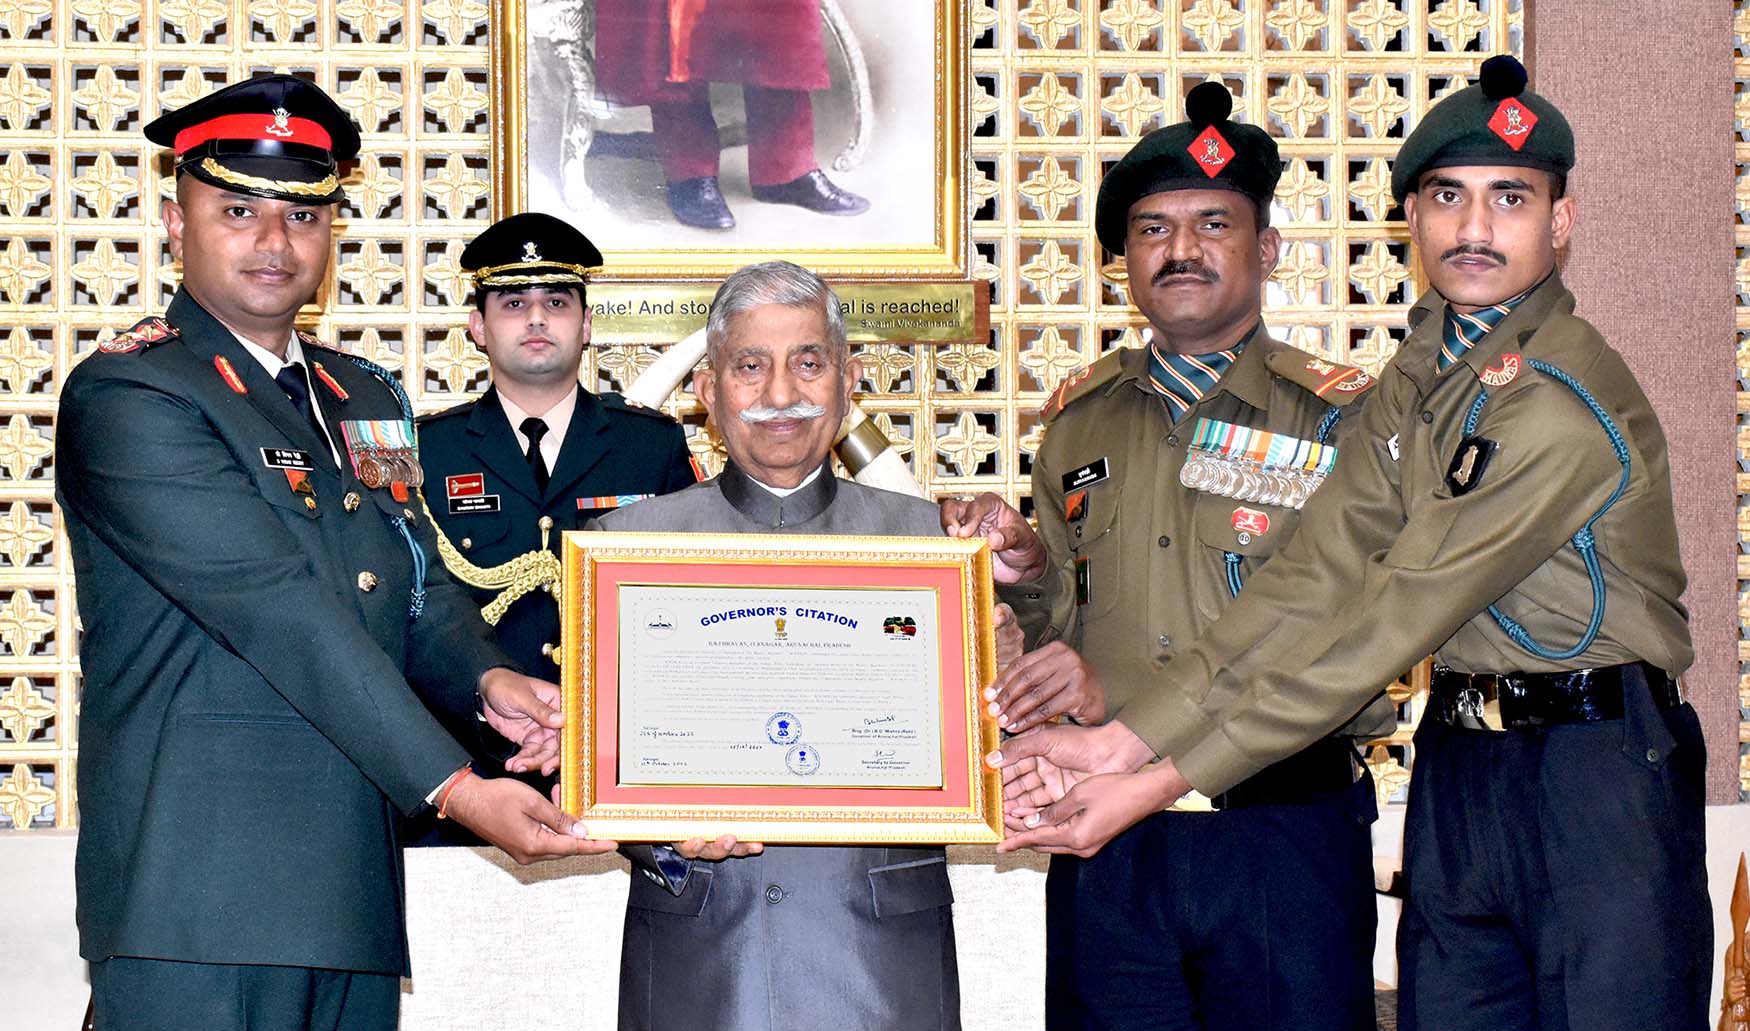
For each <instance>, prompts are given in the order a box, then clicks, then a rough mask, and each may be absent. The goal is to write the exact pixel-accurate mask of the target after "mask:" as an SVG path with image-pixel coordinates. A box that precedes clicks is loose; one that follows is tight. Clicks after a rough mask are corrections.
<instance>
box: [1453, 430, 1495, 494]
mask: <svg viewBox="0 0 1750 1031" xmlns="http://www.w3.org/2000/svg"><path fill="white" fill-rule="evenodd" d="M1497 446H1498V445H1497V444H1496V443H1495V442H1494V441H1492V440H1490V439H1489V438H1487V437H1474V436H1473V437H1466V438H1464V439H1463V440H1461V441H1459V442H1458V452H1457V453H1456V454H1454V455H1453V456H1452V464H1451V465H1449V466H1447V467H1446V486H1447V487H1448V488H1450V489H1451V490H1452V496H1453V497H1455V498H1458V497H1463V496H1464V495H1466V494H1469V493H1470V492H1471V491H1473V490H1475V489H1476V486H1477V484H1479V483H1481V482H1483V472H1484V471H1485V470H1487V469H1488V467H1489V459H1491V458H1493V457H1494V456H1495V449H1496V447H1497Z"/></svg>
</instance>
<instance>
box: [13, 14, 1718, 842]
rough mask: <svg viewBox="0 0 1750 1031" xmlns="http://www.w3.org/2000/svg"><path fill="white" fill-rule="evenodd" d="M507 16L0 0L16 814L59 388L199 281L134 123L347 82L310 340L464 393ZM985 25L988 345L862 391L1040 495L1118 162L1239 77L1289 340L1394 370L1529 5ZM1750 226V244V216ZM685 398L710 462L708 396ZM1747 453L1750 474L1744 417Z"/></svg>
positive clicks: (1122, 318) (900, 372)
mask: <svg viewBox="0 0 1750 1031" xmlns="http://www.w3.org/2000/svg"><path fill="white" fill-rule="evenodd" d="M580 2H582V0H580ZM845 6H846V7H847V8H852V9H854V7H855V5H854V4H851V5H845ZM1742 7H1743V4H1742V3H1741V4H1740V8H1741V9H1742ZM852 14H853V16H854V10H853V11H852ZM488 17H489V10H488V5H487V4H486V3H484V2H480V0H430V2H426V3H417V2H410V0H228V2H227V0H0V827H51V826H70V825H72V824H73V823H74V822H75V817H74V813H75V808H76V799H75V798H74V796H73V771H74V766H75V764H76V762H77V756H78V744H77V729H76V728H77V722H78V703H77V699H78V687H79V671H78V661H77V643H78V633H79V631H78V622H77V614H76V613H75V611H74V605H73V585H72V569H71V563H70V561H69V558H68V555H67V550H66V541H65V538H64V536H63V535H62V533H61V532H60V529H59V527H58V521H57V518H56V513H55V511H54V506H53V484H54V471H55V470H54V457H53V454H52V438H53V422H54V415H55V399H56V394H57V390H58V387H59V384H60V382H61V378H62V377H63V376H64V375H65V374H66V372H67V370H68V369H69V368H70V367H71V366H72V365H73V364H74V363H76V362H77V361H79V360H80V358H81V357H82V356H83V355H85V354H86V353H88V352H89V351H90V350H91V349H92V348H93V347H95V346H96V345H97V344H98V343H99V342H101V341H103V340H105V339H107V338H108V337H109V336H110V335H112V334H113V333H114V332H116V331H117V330H119V329H124V328H126V327H127V326H129V325H131V324H132V323H133V322H134V321H135V320H136V319H138V318H140V317H142V316H144V315H146V314H149V313H154V312H158V311H161V310H162V308H163V306H164V304H165V303H166V302H167V301H168V299H169V296H170V293H171V291H172V289H173V288H174V283H175V281H176V275H175V270H174V269H173V268H172V267H171V265H170V263H169V261H168V257H167V255H166V252H165V243H164V232H163V228H162V226H161V224H160V222H159V218H158V205H159V201H160V199H161V198H162V197H163V196H164V195H165V192H166V191H167V190H168V189H169V186H170V180H169V178H168V176H167V175H166V173H167V171H168V169H167V167H166V165H165V163H164V161H163V156H162V154H161V153H160V152H159V151H158V150H157V148H154V147H152V146H151V145H149V144H147V143H146V142H145V140H144V139H143V138H142V137H141V136H140V134H139V130H140V128H141V126H143V125H144V124H145V123H146V122H148V121H150V120H151V119H152V118H154V117H156V116H157V115H158V114H159V113H160V112H161V111H162V110H164V109H166V108H173V107H176V106H179V105H181V104H184V103H187V102H188V101H190V100H192V99H194V98H195V97H198V96H200V95H202V94H204V93H206V92H208V91H210V90H212V89H213V88H215V87H216V86H218V85H220V84H221V83H223V82H226V81H228V80H231V79H235V78H237V77H239V76H244V75H248V74H250V73H252V72H257V71H269V70H272V71H289V72H293V73H296V74H301V75H307V76H309V77H311V78H313V79H314V80H315V81H317V82H318V83H320V84H321V85H322V86H323V87H325V88H326V89H328V90H329V91H331V92H332V93H333V94H334V95H335V96H336V97H337V98H338V99H339V101H340V102H341V103H342V104H343V105H344V106H345V107H346V108H347V110H349V111H350V112H351V113H352V114H353V116H354V117H355V118H356V119H357V120H358V122H359V124H360V126H361V128H362V129H363V132H364V139H365V147H364V158H363V160H362V161H361V162H360V163H359V165H358V167H357V169H356V170H355V171H354V172H353V173H352V175H351V176H350V177H349V179H348V180H347V185H348V201H347V203H346V205H345V206H344V208H343V210H342V212H341V214H342V219H341V222H340V225H339V233H338V235H339V244H338V248H337V255H336V259H335V261H334V263H333V267H332V269H331V271H330V274H329V277H328V280H327V282H326V283H325V285H324V287H323V289H322V292H321V296H320V297H319V299H318V304H317V305H316V306H315V307H314V308H312V310H311V311H310V312H309V319H308V321H309V323H310V327H311V328H312V329H314V330H315V331H316V332H318V333H319V334H321V335H323V336H324V337H325V338H327V339H330V340H332V341H334V342H336V343H337V344H339V345H340V346H342V347H345V348H349V349H352V350H354V351H356V352H358V353H360V354H363V355H365V356H367V357H369V358H371V359H372V360H373V361H376V362H378V363H379V364H382V365H385V366H387V367H388V368H390V369H391V370H393V371H395V372H397V373H398V374H400V375H401V376H402V378H403V381H404V382H405V383H406V384H407V385H408V388H409V391H410V393H411V394H412V395H413V397H414V399H415V403H416V404H417V405H418V406H419V407H420V408H421V409H423V410H432V409H437V408H442V407H446V406H448V405H451V404H455V403H457V402H460V401H463V400H465V399H467V398H468V397H469V396H470V395H471V394H472V393H474V392H476V391H478V390H479V389H481V387H482V386H483V384H484V381H485V371H486V366H485V361H484V359H483V357H482V356H481V355H480V354H479V353H478V352H477V351H475V349H474V348H473V346H472V345H471V344H470V343H469V342H468V339H467V337H466V335H465V333H464V331H463V326H464V323H465V319H466V311H467V308H466V304H467V300H468V283H467V281H466V279H465V278H464V277H463V276H462V275H461V274H460V272H459V270H458V268H457V259H458V256H459V254H460V252H461V248H462V246H463V245H464V244H465V243H466V242H467V241H468V240H469V239H470V238H471V237H472V236H473V235H474V234H475V233H476V232H478V231H479V230H480V229H481V228H482V227H483V226H484V225H485V224H486V222H487V221H488V220H489V219H490V217H491V207H492V205H491V197H490V190H491V187H490V183H491V181H492V176H491V174H490V172H491V170H490V168H489V167H488V146H489V133H488V132H487V124H488V118H489V117H490V112H489V111H488V92H489V90H488V78H487V75H488V72H487V69H488V53H487V36H488V26H487V20H488ZM971 18H972V22H973V29H972V35H973V53H972V72H973V80H974V81H973V96H972V104H971V111H972V116H971V119H970V121H971V122H972V125H973V129H972V131H973V140H972V161H973V165H974V168H975V170H976V171H975V175H974V180H973V188H972V193H973V197H972V201H971V207H972V211H971V214H970V217H971V219H972V234H973V241H974V246H975V250H976V255H975V258H974V261H975V267H974V274H975V275H977V276H978V277H979V278H982V279H985V280H988V281H989V282H990V283H991V286H992V291H993V306H992V316H991V335H990V339H989V340H988V341H985V342H982V343H979V344H974V345H964V344H963V345H955V346H950V347H941V348H928V347H914V346H909V345H905V344H900V343H893V344H878V345H870V346H868V347H865V348H864V349H863V350H862V352H861V354H862V358H863V360H864V363H865V365H866V367H867V373H866V379H865V382H864V383H863V384H862V389H863V390H864V391H865V392H866V396H865V399H864V404H865V406H866V407H867V408H868V409H869V410H870V411H871V412H872V413H874V414H875V415H876V420H877V422H878V423H879V424H880V425H881V427H882V429H883V430H885V431H886V432H887V433H888V435H889V436H890V437H891V438H893V439H894V441H895V443H896V445H897V446H898V448H899V449H900V451H901V453H902V454H903V455H904V456H905V457H906V458H907V460H908V461H909V462H910V463H911V465H912V468H913V470H914V471H915V472H916V473H917V475H918V476H919V478H920V480H922V482H923V483H924V484H925V485H926V486H927V487H928V488H929V489H930V490H931V491H934V492H936V493H938V494H947V493H958V492H964V491H973V490H982V489H992V490H998V491H1001V492H1004V493H1005V494H1007V495H1008V496H1010V497H1011V498H1014V499H1016V500H1017V501H1020V502H1022V503H1023V504H1025V502H1026V493H1027V479H1028V475H1029V465H1030V461H1031V458H1032V455H1033V454H1034V452H1035V450H1036V449H1037V447H1038V443H1039V435H1040V427H1039V421H1038V418H1037V415H1036V413H1037V410H1038V408H1039V405H1040V404H1041V403H1042V402H1043V400H1044V398H1045V396H1046V394H1047V393H1048V392H1049V391H1050V390H1052V389H1053V388H1054V387H1056V386H1057V385H1058V384H1059V383H1060V382H1061V381H1062V380H1063V378H1064V377H1065V376H1067V375H1068V374H1069V373H1070V372H1072V371H1073V370H1074V369H1076V368H1078V367H1080V366H1082V365H1084V364H1087V363H1088V362H1091V361H1092V360H1094V359H1095V358H1097V357H1098V356H1099V355H1100V354H1101V353H1102V352H1103V351H1105V350H1107V349H1109V348H1112V347H1117V346H1133V345H1135V344H1137V343H1139V342H1140V339H1141V338H1140V336H1139V331H1140V328H1141V326H1142V320H1141V318H1140V317H1139V316H1138V315H1137V314H1136V313H1135V312H1134V311H1133V310H1132V309H1130V308H1129V307H1128V305H1127V302H1126V298H1125V283H1124V276H1123V266H1122V264H1121V263H1116V262H1114V261H1113V260H1112V258H1111V256H1110V255H1108V254H1106V253H1104V252H1103V251H1102V250H1101V248H1100V246H1099V244H1098V242H1097V241H1096V240H1095V239H1094V233H1093V227H1092V216H1093V202H1094V196H1095V193H1096V191H1097V190H1098V187H1099V181H1100V176H1101V175H1102V173H1103V172H1104V170H1105V169H1107V168H1109V167H1110V166H1111V164H1112V163H1113V162H1115V161H1116V160H1117V159H1118V158H1119V157H1120V156H1122V155H1123V153H1124V152H1125V150H1127V149H1128V148H1129V147H1130V146H1131V144H1132V143H1133V142H1134V141H1135V140H1136V139H1137V138H1138V137H1139V136H1141V135H1142V134H1144V133H1146V132H1148V131H1149V130H1151V129H1153V128H1156V127H1158V126H1161V125H1164V124H1167V123H1169V122H1172V121H1176V120H1178V119H1180V118H1182V117H1183V110H1182V102H1181V98H1182V97H1183V96H1184V93H1185V92H1186V91H1187V90H1188V89H1189V88H1190V87H1191V86H1192V85H1195V84H1196V83H1197V82H1200V81H1203V80H1205V79H1209V78H1216V79H1219V80H1220V81H1222V82H1224V83H1226V84H1227V85H1228V87H1229V88H1230V89H1232V90H1233V91H1234V93H1235V95H1236V97H1237V105H1236V117H1242V118H1244V119H1246V120H1248V121H1251V122H1253V123H1255V124H1260V125H1264V126H1266V127H1267V128H1268V130H1269V131H1270V132H1271V133H1272V134H1274V135H1275V136H1277V137H1278V138H1279V140H1280V141H1281V144H1282V149H1283V156H1284V158H1285V160H1286V161H1287V162H1288V169H1287V173H1286V175H1285V176H1284V178H1283V181H1282V185H1281V188H1280V190H1279V194H1278V197H1277V200H1278V205H1279V206H1278V211H1277V221H1278V224H1279V225H1280V226H1281V227H1282V229H1283V234H1284V236H1285V238H1286V240H1287V241H1288V246H1287V248H1286V249H1285V253H1284V257H1283V261H1282V264H1281V267H1280V268H1279V269H1278V270H1277V273H1276V275H1275V277H1274V280H1273V282H1272V284H1271V287H1270V296H1269V304H1268V308H1267V311H1266V315H1267V318H1268V319H1269V322H1270V324H1271V325H1272V326H1273V327H1274V328H1275V329H1276V331H1277V332H1278V333H1280V334H1283V335H1285V336H1286V337H1287V338H1288V339H1289V340H1290V341H1292V342H1293V343H1295V344H1297V345H1298V346H1300V347H1302V348H1304V349H1306V350H1308V351H1310V352H1312V353H1315V354H1319V355H1322V356H1325V357H1328V358H1331V359H1335V360H1338V361H1345V362H1351V363H1355V364H1359V365H1362V366H1364V367H1366V368H1368V369H1369V370H1372V371H1375V372H1377V371H1378V370H1379V368H1380V367H1381V366H1382V365H1383V364H1384V363H1385V362H1386V360H1387V359H1389V358H1390V357H1391V355H1392V354H1393V353H1394V351H1395V349H1396V347H1397V344H1398V341H1399V340H1400V339H1401V338H1402V336H1403V333H1404V328H1403V323H1404V312H1405V310H1406V308H1407V306H1408V304H1409V302H1410V301H1411V300H1413V299H1414V297H1415V295H1416V293H1417V292H1418V291H1419V289H1420V288H1421V284H1420V282H1419V279H1418V276H1417V270H1416V269H1415V268H1414V267H1413V263H1412V261H1411V259H1410V256H1409V251H1408V242H1407V238H1406V233H1405V230H1404V227H1403V225H1402V223H1401V221H1399V220H1398V217H1397V216H1398V213H1397V212H1396V211H1395V210H1393V207H1392V203H1391V198H1390V191H1389V186H1388V183H1389V165H1390V161H1391V158H1392V156H1393V154H1395V152H1396V150H1397V147H1398V144H1399V142H1400V141H1401V140H1402V139H1403V137H1404V135H1405V134H1406V133H1407V131H1408V130H1409V129H1410V128H1411V127H1412V126H1413V125H1414V124H1415V122H1416V120H1417V119H1418V118H1419V117H1420V116H1421V114H1422V113H1423V112H1424V111H1426V110H1427V108H1428V107H1429V105H1430V104H1431V103H1432V102H1434V101H1435V100H1437V99H1438V98H1439V97H1440V96H1442V95H1443V94H1445V93H1446V92H1447V91H1449V90H1452V89H1454V88H1458V87H1462V86H1463V85H1464V84H1465V82H1466V80H1467V77H1468V76H1474V75H1475V74H1476V71H1477V67H1478V65H1479V64H1480V63H1481V61H1482V59H1483V58H1484V57H1485V56H1486V55H1488V54H1491V53H1497V52H1501V51H1504V50H1506V51H1512V52H1515V53H1519V52H1521V51H1522V44H1523V40H1522V20H1523V10H1522V7H1521V4H1520V3H1519V2H1518V0H1273V2H1272V0H1166V2H1165V3H1162V2H1144V0H1001V2H996V3H974V4H973V5H972V10H971ZM1742 23H1743V18H1742V16H1741V18H1740V24H1741V25H1742ZM1741 31H1742V29H1741ZM1738 53H1739V56H1740V60H1741V61H1743V59H1744V57H1745V49H1744V44H1743V43H1742V42H1740V43H1739V50H1738ZM1744 69H1745V65H1744V64H1742V63H1741V64H1740V77H1741V82H1740V87H1739V89H1740V95H1741V97H1742V96H1743V93H1744V89H1745V87H1744V86H1743V84H1742V78H1744V77H1750V72H1746V71H1745V70H1744ZM1740 109H1741V110H1743V111H1746V112H1750V107H1746V106H1744V102H1741V108H1740ZM1746 120H1750V114H1747V115H1746V118H1745V119H1741V125H1742V123H1743V122H1744V121H1746ZM1740 132H1741V136H1740V139H1750V137H1747V136H1744V135H1742V132H1743V130H1742V128H1741V129H1740ZM1745 146H1746V145H1741V147H1740V155H1741V157H1740V168H1741V169H1742V168H1744V167H1745V164H1746V162H1750V151H1746V149H1745ZM1740 195H1741V197H1743V198H1744V205H1745V207H1746V208H1750V188H1745V189H1741V191H1740ZM1740 220H1741V222H1742V220H1743V216H1742V215H1741V216H1740ZM584 228H585V229H586V230H587V227H584ZM1739 240H1740V245H1739V251H1740V256H1741V257H1742V256H1743V255H1745V254H1747V253H1750V229H1745V228H1740V237H1739ZM1746 270H1750V260H1746V261H1745V262H1744V263H1742V264H1741V265H1740V284H1741V291H1746V292H1750V288H1747V287H1746V286H1745V285H1744V284H1745V282H1746V280H1747V279H1750V271H1746ZM1740 296H1741V298H1742V297H1744V296H1745V293H1742V292H1741V295H1740ZM1741 310H1743V311H1745V313H1744V314H1741V316H1740V323H1739V324H1740V326H1741V327H1742V328H1741V329H1740V332H1739V341H1740V344H1739V367H1740V376H1741V377H1743V378H1744V382H1746V383H1750V357H1746V355H1747V354H1750V310H1745V309H1741ZM655 353H656V352H655V351H654V350H652V349H650V348H647V347H643V346H621V345H614V344H613V343H612V342H599V346H596V347H593V348H591V349H590V350H589V351H588V352H587V353H586V355H585V363H586V370H585V380H586V382H588V383H594V384H596V385H599V386H600V387H603V388H613V387H618V386H622V385H624V384H626V383H628V382H629V381H630V380H631V379H633V378H635V377H636V375H637V373H638V372H639V371H640V370H642V369H643V368H644V367H645V366H647V365H648V364H649V362H650V361H651V360H652V359H653V358H654V356H655ZM1747 389H1750V388H1747ZM1741 408H1750V402H1746V403H1745V404H1744V405H1742V406H1741ZM672 410H673V411H674V412H675V414H676V415H678V416H680V417H681V418H683V419H685V420H686V421H687V422H688V424H689V427H690V428H691V430H692V432H693V434H694V436H693V440H694V447H695V450H696V451H697V452H698V453H699V454H700V456H701V458H702V459H704V461H705V464H706V466H707V467H708V468H710V469H715V468H716V465H717V462H718V459H717V457H716V455H715V452H714V451H713V442H712V440H711V439H710V437H709V435H708V434H706V433H705V432H704V431H703V428H702V421H703V420H702V415H701V414H700V412H699V411H698V409H697V407H696V405H695V404H694V402H693V399H692V398H691V396H690V395H681V396H678V397H677V398H676V399H675V400H674V402H673V405H672ZM1741 440H1743V441H1745V443H1744V444H1743V445H1742V446H1741V457H1742V458H1743V460H1744V462H1745V463H1746V464H1745V468H1747V469H1750V427H1747V428H1746V429H1745V430H1744V431H1743V434H1742V435H1741ZM1747 475H1750V474H1747ZM1746 519H1750V516H1747V517H1746ZM1744 525H1745V526H1746V527H1747V528H1750V522H1747V523H1745V524H1744ZM1745 604H1746V608H1747V614H1750V601H1746V603H1745ZM1745 683H1746V690H1747V691H1750V677H1747V678H1746V681H1745ZM1409 708H1410V707H1409V705H1408V704H1406V705H1405V717H1406V721H1407V720H1408V718H1409V716H1410V715H1411V714H1410V712H1409V711H1408V710H1409ZM1406 741H1407V722H1406V729H1405V731H1403V732H1400V734H1399V735H1397V736H1396V737H1395V738H1394V739H1393V740H1392V741H1391V742H1390V743H1389V746H1390V747H1389V748H1386V747H1382V748H1381V749H1378V750H1376V752H1375V756H1374V757H1375V759H1376V760H1378V763H1379V765H1378V772H1379V773H1380V774H1381V780H1382V784H1383V785H1384V788H1383V789H1382V794H1386V795H1390V796H1391V797H1395V798H1401V797H1402V789H1403V785H1404V783H1405V781H1406V779H1407V774H1406V772H1405V771H1404V770H1403V768H1402V766H1401V764H1400V760H1402V759H1403V758H1404V748H1405V742H1406ZM1746 777H1747V778H1750V760H1747V765H1746Z"/></svg>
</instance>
